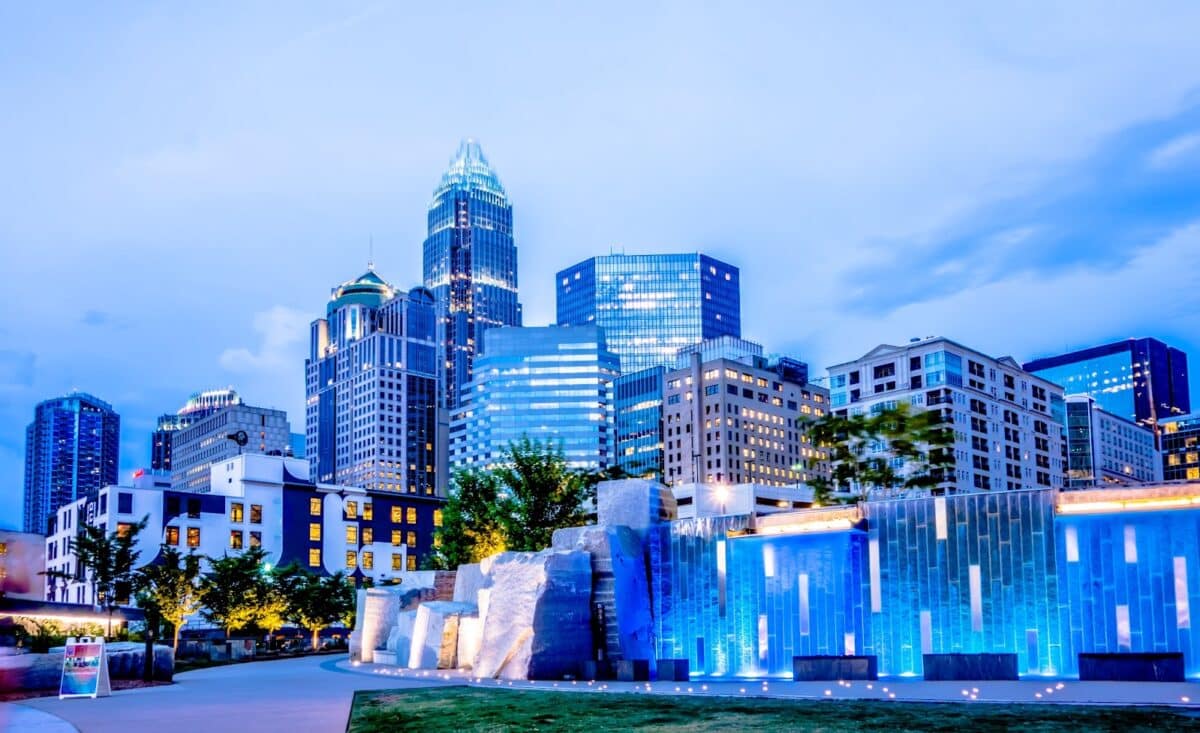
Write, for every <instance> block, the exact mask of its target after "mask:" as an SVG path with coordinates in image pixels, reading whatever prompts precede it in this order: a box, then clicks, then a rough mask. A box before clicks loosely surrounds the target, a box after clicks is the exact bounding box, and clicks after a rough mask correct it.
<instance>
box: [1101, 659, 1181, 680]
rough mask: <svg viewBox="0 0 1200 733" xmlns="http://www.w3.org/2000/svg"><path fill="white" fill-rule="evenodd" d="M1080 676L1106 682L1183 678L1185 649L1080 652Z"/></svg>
mask: <svg viewBox="0 0 1200 733" xmlns="http://www.w3.org/2000/svg"><path fill="white" fill-rule="evenodd" d="M1079 679H1080V680H1081V681H1082V680H1088V681H1106V682H1184V681H1186V679H1185V677H1184V666H1183V652H1125V653H1122V654H1091V653H1083V654H1080V655H1079Z"/></svg>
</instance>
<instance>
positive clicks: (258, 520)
mask: <svg viewBox="0 0 1200 733" xmlns="http://www.w3.org/2000/svg"><path fill="white" fill-rule="evenodd" d="M250 524H262V504H251V505H250Z"/></svg>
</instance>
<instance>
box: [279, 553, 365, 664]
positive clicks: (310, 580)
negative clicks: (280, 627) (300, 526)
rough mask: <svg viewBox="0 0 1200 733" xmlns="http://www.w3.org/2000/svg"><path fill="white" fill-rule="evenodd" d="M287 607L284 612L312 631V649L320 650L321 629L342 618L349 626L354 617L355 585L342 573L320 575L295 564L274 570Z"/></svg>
mask: <svg viewBox="0 0 1200 733" xmlns="http://www.w3.org/2000/svg"><path fill="white" fill-rule="evenodd" d="M273 575H274V579H275V584H276V586H277V587H278V589H279V591H280V593H281V594H282V596H283V598H284V599H285V600H286V603H287V606H286V608H285V610H284V614H285V615H286V617H287V618H289V619H291V620H293V621H295V622H296V623H297V624H299V625H300V626H301V627H302V628H305V629H308V630H309V632H311V633H312V648H313V651H316V650H317V646H318V642H319V638H318V635H319V634H320V632H321V629H323V628H325V627H326V626H329V625H330V624H333V623H335V622H338V621H341V622H342V623H344V624H346V625H350V623H351V622H352V619H353V616H354V606H355V593H354V585H353V583H352V582H351V581H350V579H349V578H347V577H346V576H345V575H344V574H343V573H341V572H337V573H334V574H333V575H328V576H324V577H322V576H320V575H317V574H316V573H313V572H311V571H310V570H308V569H307V568H302V567H300V566H299V565H296V564H292V565H287V566H285V567H282V568H277V569H276V570H275V571H274V573H273Z"/></svg>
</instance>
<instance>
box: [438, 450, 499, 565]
mask: <svg viewBox="0 0 1200 733" xmlns="http://www.w3.org/2000/svg"><path fill="white" fill-rule="evenodd" d="M499 506H500V481H499V480H498V479H497V478H496V476H495V475H494V474H492V473H489V472H487V471H481V470H477V469H468V470H462V471H457V472H455V474H454V478H453V479H451V485H450V496H449V498H448V499H447V501H446V505H445V506H443V507H442V526H441V527H440V528H439V529H438V531H437V533H436V534H435V535H434V553H433V555H432V556H431V557H430V561H429V565H430V566H432V568H433V569H435V570H453V569H454V568H457V567H458V566H459V565H462V564H464V563H473V562H479V561H480V560H482V559H483V558H485V557H489V556H491V555H494V554H496V553H497V552H503V551H504V549H505V542H504V527H503V526H502V525H501V523H500V515H499Z"/></svg>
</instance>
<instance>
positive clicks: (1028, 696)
mask: <svg viewBox="0 0 1200 733" xmlns="http://www.w3.org/2000/svg"><path fill="white" fill-rule="evenodd" d="M175 680H176V684H174V685H169V686H161V687H147V688H141V689H133V690H122V691H119V692H116V693H114V694H113V696H112V697H107V698H99V699H96V700H59V699H58V698H39V699H35V700H27V701H24V702H22V703H16V704H13V703H8V704H0V731H22V732H23V733H25V732H28V733H70V732H71V731H74V730H78V731H79V732H80V733H118V732H119V733H137V732H139V731H167V733H209V732H210V731H213V730H217V731H220V730H221V729H222V727H223V726H229V730H230V731H237V733H257V732H259V731H263V732H265V733H273V732H276V731H279V732H283V733H308V732H309V731H342V730H345V727H346V720H347V718H348V717H349V714H350V702H351V700H352V698H353V693H354V691H355V690H374V689H391V688H406V687H427V686H431V685H452V684H463V683H464V682H466V683H469V684H479V685H480V686H483V687H501V688H504V689H543V690H544V689H552V690H553V689H558V690H572V691H578V692H586V693H599V694H603V693H605V692H636V693H639V694H647V693H649V694H667V695H677V694H678V695H728V696H734V697H741V696H746V697H750V696H768V697H780V698H818V699H878V700H885V701H890V700H895V701H930V702H932V701H950V700H955V701H962V702H965V703H968V704H970V703H971V702H981V703H982V702H997V703H1014V702H1017V703H1074V704H1101V705H1103V704H1117V705H1131V704H1143V705H1145V704H1157V705H1186V706H1195V705H1197V704H1200V683H1196V682H1185V683H1158V684H1155V683H1117V682H1077V681H1069V680H1067V681H1061V682H1060V681H1044V682H1042V681H1035V680H1022V681H1020V682H925V681H923V680H920V679H899V680H884V681H880V682H873V683H867V682H842V683H838V682H825V683H822V682H791V681H787V680H770V681H767V682H762V681H749V680H746V681H729V682H716V681H702V680H697V681H693V682H678V683H676V682H655V683H652V684H646V683H630V682H594V683H591V684H589V683H588V682H577V683H574V684H573V683H570V682H536V683H531V682H507V681H503V682H497V681H495V680H481V681H479V682H476V681H474V680H472V679H470V678H469V677H465V676H463V675H461V674H459V673H444V672H420V671H415V670H397V669H395V668H384V667H378V666H376V665H352V664H351V663H350V662H348V661H347V660H346V658H345V657H344V656H336V657H328V656H326V657H307V658H302V659H289V660H281V661H271V662H256V663H250V664H235V665H229V666H225V667H213V668H211V669H203V670H196V671H194V672H185V673H183V674H180V675H177V676H176V678H175ZM1193 701H1195V702H1193ZM47 713H49V715H47Z"/></svg>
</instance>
